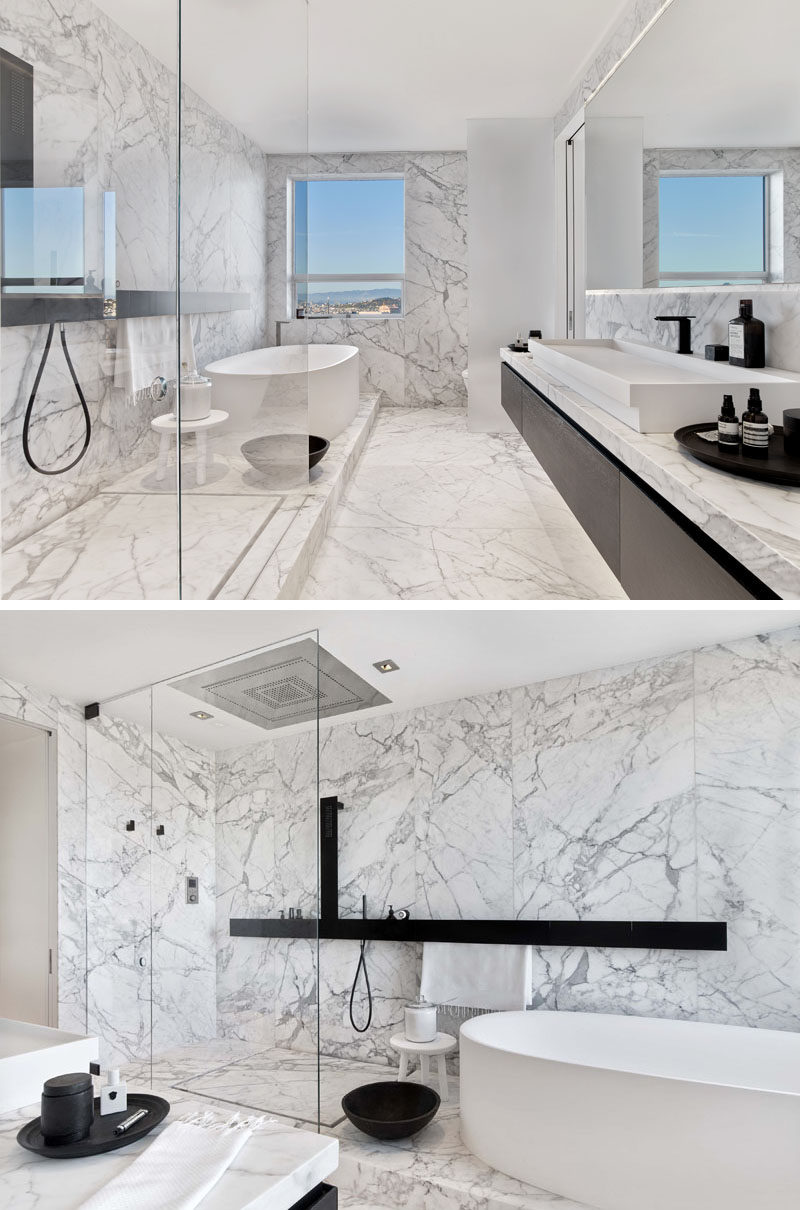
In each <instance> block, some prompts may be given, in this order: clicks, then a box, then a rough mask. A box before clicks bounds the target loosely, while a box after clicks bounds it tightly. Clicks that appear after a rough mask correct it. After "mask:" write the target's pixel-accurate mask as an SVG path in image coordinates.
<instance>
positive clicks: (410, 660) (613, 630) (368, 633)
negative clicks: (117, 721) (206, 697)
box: [0, 603, 800, 748]
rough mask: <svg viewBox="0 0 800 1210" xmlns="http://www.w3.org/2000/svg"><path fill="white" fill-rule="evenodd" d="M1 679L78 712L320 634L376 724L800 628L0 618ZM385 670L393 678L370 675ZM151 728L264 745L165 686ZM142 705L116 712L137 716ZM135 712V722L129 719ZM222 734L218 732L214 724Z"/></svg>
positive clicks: (580, 618)
mask: <svg viewBox="0 0 800 1210" xmlns="http://www.w3.org/2000/svg"><path fill="white" fill-rule="evenodd" d="M1 617H2V624H1V625H0V677H5V678H8V679H10V680H12V681H17V682H21V683H23V684H28V685H30V686H32V687H36V688H40V689H44V690H46V691H48V692H50V693H54V694H57V695H58V696H60V697H63V698H66V699H68V700H71V701H74V702H78V703H79V704H81V705H83V704H86V703H88V702H93V701H101V702H102V701H104V700H105V699H108V698H110V697H113V696H115V695H117V694H124V693H128V692H130V691H131V690H133V689H135V688H137V687H139V686H141V685H145V684H149V683H150V682H154V681H162V680H166V679H168V678H171V677H177V676H180V675H181V674H184V673H187V672H189V671H191V670H193V669H195V668H198V667H201V666H203V665H206V664H211V663H215V662H217V661H221V660H226V659H230V658H232V657H234V656H237V655H241V654H243V653H244V652H245V651H247V650H251V649H253V648H257V647H264V646H266V645H267V644H269V643H272V642H281V641H284V640H286V639H288V638H290V637H292V636H294V635H297V634H300V633H304V632H307V631H309V630H313V629H316V628H317V627H318V628H319V632H320V642H321V644H322V646H323V647H325V648H326V649H327V650H328V651H330V652H331V653H332V654H333V655H335V656H337V657H338V658H339V659H340V660H343V661H344V663H345V664H347V665H348V666H349V667H350V668H352V669H353V670H354V671H355V672H357V673H358V674H359V675H360V676H362V677H363V678H364V679H365V680H366V681H368V682H369V683H370V684H372V685H375V686H376V687H378V688H380V690H381V691H382V692H384V693H386V695H387V696H388V697H390V698H391V699H392V703H393V704H392V705H391V706H389V707H381V708H379V710H377V711H375V713H379V712H383V711H386V710H397V709H403V708H407V707H412V706H419V705H424V704H429V703H432V702H443V701H451V700H453V699H455V698H458V697H465V696H468V695H470V694H480V693H488V692H492V691H495V690H498V689H503V688H508V687H510V686H514V685H522V684H530V683H533V682H536V681H540V680H544V679H547V678H551V677H556V676H564V675H568V674H571V673H575V672H581V671H586V670H588V669H593V668H603V667H609V666H611V665H614V664H621V663H625V662H627V661H629V660H636V659H643V658H646V657H648V656H660V655H666V654H670V653H673V652H677V651H682V650H686V649H689V648H694V647H699V646H703V645H706V644H709V643H714V642H719V641H726V640H730V639H734V638H741V637H743V636H745V635H749V634H755V633H760V632H766V631H770V630H780V629H784V628H786V627H789V626H793V625H797V624H800V609H785V608H783V607H782V606H772V607H771V608H762V609H751V608H749V607H748V608H740V607H729V608H727V609H724V610H720V609H695V608H691V609H680V608H671V609H663V610H662V609H653V610H650V609H637V610H631V609H630V608H629V607H628V608H619V609H617V608H599V607H595V608H592V609H591V610H587V609H585V608H575V609H571V608H563V607H562V608H559V609H548V608H538V609H537V608H530V607H525V608H520V609H516V608H509V609H503V610H497V609H491V608H490V609H474V608H458V609H456V608H452V607H449V608H440V609H433V608H416V607H414V606H412V605H408V604H407V605H404V606H403V607H402V608H397V607H388V608H380V607H377V608H372V609H369V610H360V609H355V610H349V609H324V608H320V609H295V608H287V609H283V608H277V607H275V608H270V609H263V608H258V607H256V608H252V607H248V606H242V605H235V606H232V607H230V608H229V607H226V606H224V605H222V604H221V603H218V604H216V605H215V606H214V607H213V609H209V608H207V607H194V608H193V607H191V606H189V605H187V604H183V605H182V606H181V607H180V609H169V610H168V609H163V608H151V607H146V606H144V607H139V608H137V609H135V610H130V609H114V608H109V607H108V606H107V605H106V606H104V607H103V608H102V609H85V608H83V609H72V608H70V607H68V606H65V605H61V606H59V608H58V609H57V610H55V609H52V608H49V607H39V608H35V607H33V608H32V607H31V606H28V607H27V608H25V609H19V610H18V609H13V608H6V609H4V610H3V611H2V615H1ZM387 658H388V659H394V660H396V662H397V663H398V664H399V665H400V670H399V671H398V672H393V673H389V674H388V675H381V674H379V673H378V672H376V670H375V669H374V668H373V667H372V664H373V663H374V662H375V661H377V660H381V659H387ZM155 706H156V711H157V725H158V727H159V729H161V730H166V731H168V732H170V733H171V734H175V735H179V736H180V737H181V738H183V739H185V740H186V741H187V742H189V743H195V744H197V745H199V746H202V747H208V748H223V747H228V746H229V745H231V744H233V743H239V744H241V743H247V742H249V741H250V740H256V739H263V737H264V734H265V733H264V732H263V731H261V730H260V729H258V728H256V727H253V726H251V725H249V724H246V723H240V722H239V721H238V720H233V719H232V718H231V719H227V718H222V717H221V716H219V715H217V717H216V718H215V719H214V720H213V721H212V723H202V722H198V721H197V720H195V719H191V718H190V717H189V712H190V711H191V710H192V709H194V708H195V706H194V705H193V704H192V702H191V700H190V699H188V698H186V697H185V695H183V694H182V693H178V692H177V691H175V690H172V689H170V688H169V687H164V688H161V689H159V690H158V692H157V694H156V698H155ZM148 708H149V696H147V695H140V696H139V700H138V702H129V703H128V705H127V707H124V706H122V705H120V704H115V705H114V707H113V709H114V712H115V713H122V712H123V711H125V710H126V709H127V712H128V715H127V716H128V717H139V718H141V717H144V715H143V713H142V712H143V711H145V712H146V710H147V709H148ZM131 711H133V713H131ZM218 724H219V725H218Z"/></svg>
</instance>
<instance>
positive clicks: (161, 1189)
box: [82, 1113, 264, 1210]
mask: <svg viewBox="0 0 800 1210" xmlns="http://www.w3.org/2000/svg"><path fill="white" fill-rule="evenodd" d="M263 1120H264V1119H263V1118H261V1117H259V1118H245V1119H244V1120H242V1121H240V1120H239V1115H238V1113H237V1114H235V1115H234V1116H233V1117H232V1118H230V1119H229V1120H228V1121H227V1122H217V1121H216V1120H215V1118H214V1115H213V1113H205V1114H196V1115H194V1116H192V1117H190V1118H188V1119H184V1120H182V1121H178V1122H173V1123H172V1124H171V1125H170V1126H167V1128H166V1130H164V1131H163V1132H162V1133H161V1134H160V1135H158V1137H157V1138H155V1139H154V1140H153V1142H152V1143H151V1144H150V1146H149V1147H148V1148H147V1150H146V1151H143V1152H142V1154H141V1155H139V1156H137V1158H136V1159H135V1160H133V1162H132V1163H131V1164H130V1165H129V1166H128V1167H127V1168H126V1169H125V1171H124V1172H120V1174H119V1175H118V1176H115V1177H114V1179H113V1180H110V1181H109V1182H108V1184H107V1185H104V1186H103V1188H102V1189H98V1191H97V1193H95V1194H93V1195H92V1196H91V1197H90V1198H89V1200H88V1201H87V1202H84V1203H83V1207H82V1210H143V1207H152V1210H155V1208H156V1207H158V1210H194V1207H195V1206H198V1205H199V1204H200V1202H201V1201H202V1200H203V1198H204V1197H205V1196H206V1194H207V1193H208V1192H209V1191H210V1190H211V1189H213V1187H214V1185H216V1183H217V1181H218V1180H219V1179H220V1177H221V1176H222V1175H223V1173H224V1172H226V1171H227V1169H228V1168H229V1167H230V1165H231V1164H232V1163H233V1161H234V1160H235V1159H236V1156H237V1155H238V1154H239V1152H240V1151H241V1149H242V1147H244V1145H245V1143H246V1142H247V1141H248V1139H249V1138H250V1137H251V1136H252V1133H253V1130H254V1129H255V1128H256V1127H257V1126H260V1125H261V1124H262V1122H263Z"/></svg>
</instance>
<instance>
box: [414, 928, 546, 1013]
mask: <svg viewBox="0 0 800 1210" xmlns="http://www.w3.org/2000/svg"><path fill="white" fill-rule="evenodd" d="M532 983H533V953H532V950H531V947H530V946H529V945H450V944H448V943H444V942H438V941H437V942H431V941H426V942H425V944H424V946H423V947H422V984H421V988H420V992H421V995H422V997H423V999H425V1000H427V1001H428V1002H429V1003H430V1004H438V1005H441V1006H442V1007H444V1006H445V1005H455V1006H458V1007H460V1008H484V1009H488V1010H489V1011H490V1012H505V1011H508V1010H513V1009H524V1008H525V1007H526V1006H527V1005H528V1004H529V1003H530V1000H531V991H532V986H531V985H532Z"/></svg>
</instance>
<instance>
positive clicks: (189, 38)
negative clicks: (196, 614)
mask: <svg viewBox="0 0 800 1210" xmlns="http://www.w3.org/2000/svg"><path fill="white" fill-rule="evenodd" d="M240 7H241V10H242V11H241V12H236V11H231V7H230V6H225V5H218V6H217V7H216V22H217V24H216V27H213V22H214V15H213V13H212V12H211V10H209V11H208V12H206V13H205V19H204V20H203V21H197V20H195V19H194V17H195V14H194V13H193V11H192V7H191V5H184V6H183V30H182V64H183V72H184V84H183V89H182V126H181V135H182V137H181V312H182V317H181V363H182V366H181V383H180V451H181V458H180V476H181V551H182V595H183V596H184V597H186V598H192V599H209V598H215V597H219V596H224V597H230V598H234V599H241V598H243V597H246V596H247V595H248V593H252V595H254V596H256V597H262V598H270V597H275V596H277V595H278V592H279V590H280V587H281V575H282V574H285V571H286V560H285V559H284V558H282V557H281V552H280V551H279V550H278V549H277V546H278V544H279V541H280V537H281V535H282V534H283V533H284V532H285V530H286V529H287V527H288V524H289V520H290V518H291V516H293V515H294V514H293V512H292V509H294V508H296V507H297V503H298V500H302V498H303V496H304V495H305V494H306V493H307V492H308V489H309V432H310V429H309V374H308V366H309V361H308V353H307V341H306V335H305V328H304V326H303V325H302V324H301V323H296V325H295V326H292V325H291V324H290V323H289V322H288V321H289V320H290V319H292V318H293V317H294V315H295V310H294V308H292V309H290V304H289V301H288V294H287V291H286V288H285V280H284V288H283V291H282V293H281V291H280V288H279V287H278V286H277V279H278V274H279V272H280V266H281V259H280V258H281V252H280V247H281V244H282V243H284V242H285V239H286V231H285V224H286V202H285V199H284V198H281V197H280V195H279V194H278V193H277V192H276V191H275V190H273V188H272V187H271V181H270V165H271V163H272V162H273V161H275V160H276V159H283V158H284V157H285V156H286V155H287V154H290V155H291V156H292V157H293V159H294V160H295V161H296V162H297V163H298V166H299V169H300V171H305V170H306V168H307V163H306V156H307V148H308V135H307V103H306V80H307V6H306V5H305V4H297V3H296V2H295V0H262V2H261V3H259V4H256V5H246V6H243V7H242V6H240ZM209 21H211V22H212V27H211V28H210V27H209ZM210 45H213V46H214V48H215V49H214V56H213V62H214V70H213V73H209V71H208V70H207V64H208V54H209V46H210ZM249 48H252V50H251V49H249ZM251 55H252V60H251V59H250V56H251ZM243 56H245V58H246V62H245V59H243ZM247 63H250V64H251V70H250V75H249V76H248V67H247ZM243 78H246V79H248V85H247V90H246V94H241V87H242V79H243ZM285 265H286V262H285V260H284V262H283V273H284V278H285V272H286V269H285ZM277 345H283V348H281V349H278V348H277V347H276V346H277ZM323 395H324V392H323ZM323 395H321V396H320V398H321V399H322V400H323V402H324V399H323ZM313 431H314V432H315V433H318V432H320V430H319V428H318V427H317V428H315V429H314V430H313ZM323 435H325V436H327V435H328V434H323ZM290 496H296V497H297V499H288V498H287V497H290Z"/></svg>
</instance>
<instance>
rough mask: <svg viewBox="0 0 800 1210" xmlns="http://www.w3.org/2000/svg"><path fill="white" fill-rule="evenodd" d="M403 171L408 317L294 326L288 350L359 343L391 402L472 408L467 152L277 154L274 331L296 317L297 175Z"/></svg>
mask: <svg viewBox="0 0 800 1210" xmlns="http://www.w3.org/2000/svg"><path fill="white" fill-rule="evenodd" d="M361 172H363V173H365V174H379V173H393V174H398V175H402V176H403V177H404V179H405V203H406V206H405V230H406V245H405V312H404V315H403V316H402V317H390V318H387V319H382V318H371V317H368V316H353V317H342V318H332V319H308V320H296V319H293V320H291V322H289V323H287V324H284V325H283V328H282V332H283V334H282V340H283V343H284V344H293V343H296V344H306V343H310V344H354V345H357V346H358V348H359V350H360V364H361V378H362V383H361V386H362V390H363V391H377V392H379V393H380V395H381V400H382V402H383V403H384V404H389V405H397V406H406V407H426V408H430V407H459V408H464V407H466V391H465V388H464V381H463V378H462V376H461V375H462V371H463V370H465V369H466V365H467V237H466V207H467V157H466V153H465V152H463V151H442V152H407V153H400V152H392V153H358V154H352V153H351V154H347V155H303V156H283V155H270V156H267V175H268V181H269V187H268V196H269V201H268V214H269V218H268V226H269V236H268V261H269V264H268V283H267V293H268V308H267V320H268V322H267V332H268V338H269V340H270V341H272V340H273V337H274V331H275V323H276V321H278V320H285V319H287V317H288V316H289V315H290V314H292V313H293V312H292V311H291V309H290V308H291V303H290V300H289V285H288V281H287V276H286V265H287V263H288V250H287V231H288V227H287V198H288V188H287V186H288V183H289V181H290V180H291V178H292V176H307V175H310V174H323V175H332V176H336V175H341V174H348V175H351V176H352V175H358V173H361Z"/></svg>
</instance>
